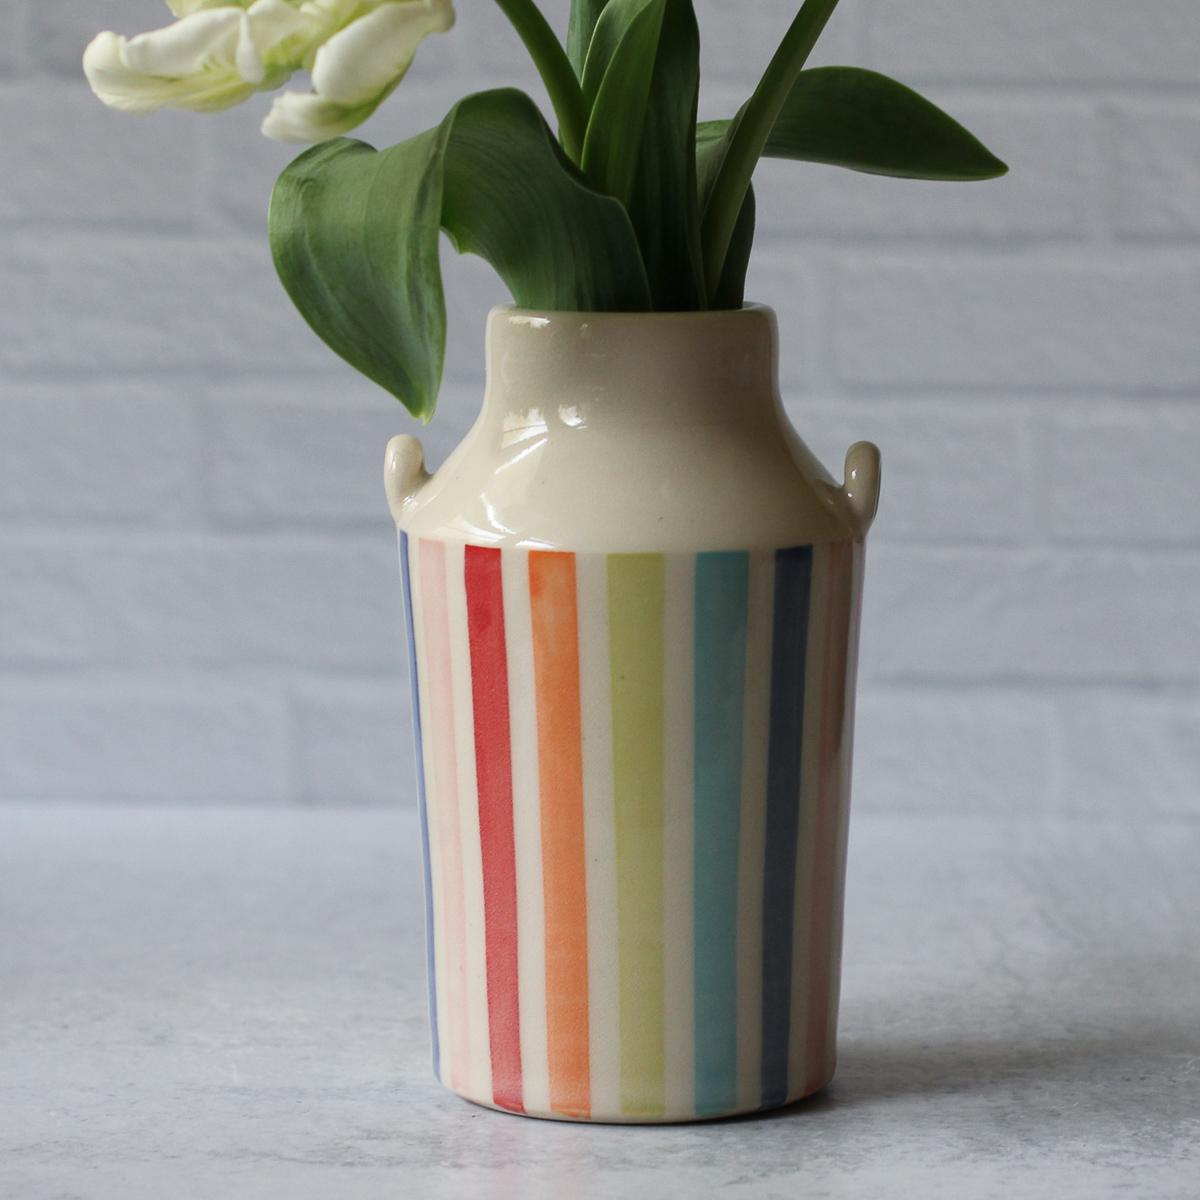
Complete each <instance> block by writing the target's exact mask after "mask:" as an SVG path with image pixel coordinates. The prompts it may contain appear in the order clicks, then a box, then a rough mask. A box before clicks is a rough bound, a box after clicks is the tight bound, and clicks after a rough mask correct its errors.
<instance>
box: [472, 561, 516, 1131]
mask: <svg viewBox="0 0 1200 1200" xmlns="http://www.w3.org/2000/svg"><path fill="white" fill-rule="evenodd" d="M500 553H501V552H500V551H499V550H497V549H493V548H492V547H488V546H467V547H466V553H465V559H464V567H463V576H464V580H465V583H466V590H467V630H468V634H469V638H470V644H471V699H472V711H473V713H474V718H475V774H476V781H477V787H478V791H479V840H480V849H481V852H482V856H483V909H484V920H485V923H486V931H485V936H486V945H487V992H488V1031H489V1038H490V1045H491V1062H492V1099H493V1100H494V1101H495V1103H496V1104H497V1105H499V1106H500V1107H501V1108H507V1109H509V1110H511V1111H513V1112H524V1111H525V1108H524V1103H523V1099H522V1090H521V1026H520V1006H519V1001H518V991H517V863H516V849H515V843H514V840H513V808H512V746H511V743H510V740H509V721H508V656H507V650H506V648H505V641H504V591H503V583H502V579H501V573H500Z"/></svg>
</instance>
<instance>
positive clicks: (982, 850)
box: [0, 805, 1200, 1200]
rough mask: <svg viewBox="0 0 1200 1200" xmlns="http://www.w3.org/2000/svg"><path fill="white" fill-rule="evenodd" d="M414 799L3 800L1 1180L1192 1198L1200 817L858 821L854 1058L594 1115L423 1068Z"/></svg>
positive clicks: (185, 1193)
mask: <svg viewBox="0 0 1200 1200" xmlns="http://www.w3.org/2000/svg"><path fill="white" fill-rule="evenodd" d="M420 906H421V886H420V879H419V846H418V830H417V825H416V821H415V818H414V816H413V815H412V814H410V813H388V812H379V811H377V812H374V813H372V812H363V811H359V812H333V811H323V812H312V811H309V812H300V811H296V810H290V811H288V810H284V811H279V810H276V811H267V810H261V809H243V810H240V811H239V810H236V809H229V808H226V809H216V810H214V809H208V810H201V809H196V808H175V809H166V808H163V807H161V806H160V807H155V808H151V807H142V808H135V807H119V806H98V805H93V806H79V805H75V806H67V805H40V806H39V805H26V806H16V805H8V806H4V807H0V913H2V919H0V1031H2V1035H0V1036H2V1038H3V1050H2V1052H0V1197H3V1198H4V1200H162V1197H166V1196H171V1197H178V1198H179V1200H228V1198H229V1197H231V1196H237V1197H239V1200H307V1198H309V1197H312V1198H314V1200H315V1198H317V1197H331V1196H336V1197H338V1200H385V1198H387V1200H394V1198H395V1197H409V1196H413V1197H421V1198H422V1200H424V1198H426V1197H429V1198H432V1200H441V1198H445V1200H473V1198H475V1197H479V1198H480V1200H484V1198H486V1200H496V1198H504V1197H512V1198H514V1200H518V1198H519V1200H576V1198H579V1200H626V1198H627V1197H629V1196H641V1197H645V1198H646V1200H684V1198H685V1197H687V1198H688V1200H704V1198H708V1197H713V1198H720V1200H743V1198H744V1200H783V1198H785V1197H796V1196H805V1197H814V1198H819V1197H828V1198H835V1197H836V1198H839V1200H843V1198H844V1200H857V1198H860V1197H861V1198H862V1200H868V1198H870V1200H875V1198H876V1197H879V1196H888V1197H890V1198H894V1200H943V1198H944V1200H1001V1198H1007V1197H1010V1196H1021V1197H1023V1198H1028V1200H1040V1198H1042V1197H1045V1198H1047V1200H1051V1198H1052V1200H1100V1198H1103V1197H1110V1196H1111V1197H1130V1198H1134V1200H1192V1198H1194V1197H1195V1195H1196V1191H1197V1186H1196V1179H1197V1175H1196V1155H1197V1146H1198V1145H1200V1141H1198V1139H1200V1020H1198V1017H1200V826H1197V825H1196V824H1195V823H1194V822H1191V823H1188V822H1180V821H1159V822H1140V823H1139V822H1134V821H1130V820H1128V819H1125V820H1119V821H1108V822H1078V821H1076V822H1072V821H1064V820H1011V819H1002V818H978V817H976V818H965V817H962V816H951V817H946V816H942V817H904V818H895V817H885V816H866V817H859V818H857V819H856V821H855V823H854V826H853V830H852V836H851V869H850V878H849V892H848V919H847V931H846V971H845V985H844V999H843V1009H842V1032H841V1042H840V1045H841V1066H840V1069H839V1072H838V1075H837V1078H836V1079H835V1081H834V1083H833V1085H832V1086H831V1087H830V1088H829V1089H828V1090H827V1091H826V1092H825V1093H824V1094H822V1095H820V1096H818V1097H816V1098H815V1099H813V1100H811V1101H808V1102H805V1103H802V1104H800V1105H797V1106H795V1107H793V1108H791V1109H787V1110H783V1111H781V1112H779V1113H776V1114H773V1115H769V1116H763V1117H756V1118H748V1119H742V1120H735V1121H727V1122H715V1123H712V1124H705V1125H694V1126H677V1127H670V1128H643V1129H638V1128H628V1127H582V1126H572V1125H564V1124H557V1123H545V1122H538V1121H533V1120H529V1119H525V1118H520V1117H512V1116H507V1115H503V1114H498V1113H494V1112H491V1111H488V1110H484V1109H479V1108H475V1107H473V1106H472V1105H470V1104H468V1103H466V1102H465V1101H462V1100H459V1099H458V1098H456V1097H454V1096H452V1095H450V1094H449V1093H448V1092H445V1091H443V1090H442V1089H441V1088H440V1087H439V1086H438V1085H437V1084H436V1083H435V1082H434V1081H433V1079H432V1078H431V1075H430V1072H429V1068H428V1065H427V1044H426V1031H425V1013H424V1006H425V983H424V972H423V948H422V917H421V911H420Z"/></svg>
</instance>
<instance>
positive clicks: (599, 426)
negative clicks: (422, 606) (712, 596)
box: [385, 305, 878, 553]
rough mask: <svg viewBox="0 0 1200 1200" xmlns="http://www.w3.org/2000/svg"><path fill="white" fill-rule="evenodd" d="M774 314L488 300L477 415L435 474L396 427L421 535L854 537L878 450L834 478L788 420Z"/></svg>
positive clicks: (391, 492) (398, 470)
mask: <svg viewBox="0 0 1200 1200" xmlns="http://www.w3.org/2000/svg"><path fill="white" fill-rule="evenodd" d="M777 358H778V354H777V344H776V325H775V316H774V313H773V312H772V311H771V310H770V309H769V308H764V307H761V306H757V305H755V306H749V307H746V308H743V309H741V310H738V311H727V312H698V313H563V312H530V311H526V310H521V309H513V308H497V309H493V310H492V312H491V314H490V315H489V318H488V332H487V367H488V383H487V391H486V393H485V396H484V402H483V409H482V411H481V413H480V415H479V419H478V420H477V421H476V423H475V425H474V426H473V427H472V429H471V431H470V432H469V433H468V434H467V436H466V438H465V439H464V440H463V442H462V443H461V445H460V446H459V447H458V448H457V449H456V450H455V451H454V452H453V454H451V455H450V457H449V458H448V459H447V460H446V462H445V464H444V465H443V466H442V467H441V469H440V470H438V471H437V473H436V474H435V475H433V476H432V477H430V476H428V475H427V474H426V472H425V469H424V463H423V455H422V452H421V447H420V443H419V442H418V441H417V439H415V438H413V437H411V436H401V437H397V438H394V439H393V440H392V442H391V443H390V444H389V447H388V456H387V466H386V472H385V482H386V484H387V490H388V500H389V504H390V505H391V508H392V512H393V515H394V516H395V518H396V522H397V524H398V525H399V526H400V527H401V528H402V529H403V530H404V531H405V532H406V533H408V534H409V535H410V536H426V537H437V538H442V539H451V540H460V541H466V542H471V543H475V544H483V545H492V546H507V547H526V548H543V549H561V550H574V551H578V552H588V551H594V552H600V553H619V552H639V551H647V552H649V551H654V552H661V551H679V552H686V551H700V550H723V549H730V550H732V549H747V548H754V547H762V548H767V547H774V546H785V545H799V544H805V543H811V542H824V541H835V540H838V539H840V538H845V537H861V536H862V535H863V534H865V532H866V528H867V526H868V525H869V524H870V521H871V518H872V517H873V516H874V510H875V501H876V498H877V494H878V451H876V450H875V448H874V447H873V446H869V444H867V443H859V445H857V446H855V447H853V448H852V450H851V453H850V455H848V456H847V483H846V486H845V487H840V486H838V485H837V484H836V483H834V481H833V480H832V479H831V478H830V476H829V475H828V474H827V473H826V471H825V470H824V468H822V467H821V465H820V464H819V463H818V462H817V460H816V459H815V458H814V457H813V456H812V454H811V453H810V452H809V450H808V448H807V447H806V446H805V445H804V443H803V442H802V441H801V440H800V438H799V437H798V436H797V435H796V433H795V431H794V430H793V429H792V427H791V425H790V423H789V422H788V419H787V416H786V414H785V413H784V411H783V407H782V404H781V403H780V399H779V390H778V385H777V369H776V363H777Z"/></svg>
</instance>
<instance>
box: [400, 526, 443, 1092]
mask: <svg viewBox="0 0 1200 1200" xmlns="http://www.w3.org/2000/svg"><path fill="white" fill-rule="evenodd" d="M400 579H401V581H402V582H403V585H404V625H405V629H406V631H407V633H408V677H409V680H410V682H411V684H412V715H413V732H414V734H415V735H416V738H415V740H416V750H417V805H418V807H419V809H420V813H421V853H422V855H423V857H424V860H425V976H426V979H427V980H428V983H429V1030H430V1033H431V1035H432V1038H433V1072H434V1074H435V1075H439V1076H440V1070H439V1068H440V1066H441V1046H440V1043H439V1041H438V1020H437V980H436V977H435V976H434V973H433V875H432V872H431V870H430V866H429V816H428V813H427V812H426V809H425V755H424V753H423V752H422V746H421V697H420V691H419V689H418V687H417V636H416V632H415V631H414V629H413V609H412V580H411V579H410V578H409V570H408V534H406V533H404V532H403V531H401V533H400Z"/></svg>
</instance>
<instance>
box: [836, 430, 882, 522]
mask: <svg viewBox="0 0 1200 1200" xmlns="http://www.w3.org/2000/svg"><path fill="white" fill-rule="evenodd" d="M842 495H844V496H845V497H846V503H847V505H849V508H850V514H851V516H852V517H853V518H854V523H855V525H856V526H857V527H858V536H859V537H865V536H866V533H867V530H868V529H870V528H871V522H872V521H874V520H875V512H876V510H877V509H878V508H879V447H878V446H876V445H874V444H873V443H872V442H855V443H854V445H853V446H851V447H850V449H849V450H847V451H846V482H845V483H844V484H842Z"/></svg>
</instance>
